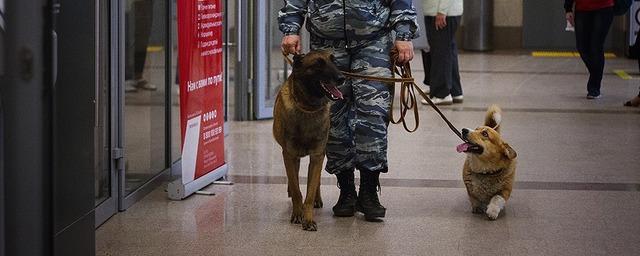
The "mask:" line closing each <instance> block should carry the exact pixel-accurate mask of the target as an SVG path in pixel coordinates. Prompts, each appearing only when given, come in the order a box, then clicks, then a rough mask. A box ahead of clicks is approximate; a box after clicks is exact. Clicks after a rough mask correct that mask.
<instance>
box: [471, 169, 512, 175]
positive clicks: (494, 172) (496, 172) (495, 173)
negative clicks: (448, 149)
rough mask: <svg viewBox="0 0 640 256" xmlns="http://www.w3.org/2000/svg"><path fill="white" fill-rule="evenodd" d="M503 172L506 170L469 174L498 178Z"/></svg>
mask: <svg viewBox="0 0 640 256" xmlns="http://www.w3.org/2000/svg"><path fill="white" fill-rule="evenodd" d="M505 170H506V168H502V169H498V170H492V171H485V172H471V173H473V174H475V175H478V176H498V175H500V174H502V173H503V172H504V171H505Z"/></svg>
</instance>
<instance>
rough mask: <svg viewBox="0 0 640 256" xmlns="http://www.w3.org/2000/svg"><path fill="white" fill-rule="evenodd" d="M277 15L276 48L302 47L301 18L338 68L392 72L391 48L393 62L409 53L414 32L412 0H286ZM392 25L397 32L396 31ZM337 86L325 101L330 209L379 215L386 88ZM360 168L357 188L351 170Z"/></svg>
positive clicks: (364, 83) (314, 43)
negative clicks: (334, 184) (334, 190)
mask: <svg viewBox="0 0 640 256" xmlns="http://www.w3.org/2000/svg"><path fill="white" fill-rule="evenodd" d="M284 2H285V5H284V7H283V8H282V9H281V10H280V13H279V17H278V22H279V26H280V27H279V28H280V31H282V32H283V33H284V37H283V38H282V50H283V52H285V53H287V54H289V53H294V54H295V53H300V51H301V45H300V36H299V32H300V29H301V27H302V24H304V22H305V20H306V28H307V30H308V31H309V32H310V34H311V38H310V39H311V49H312V50H329V51H332V52H333V55H334V57H335V64H336V65H337V66H338V68H340V69H341V70H343V71H348V72H353V73H358V74H363V75H370V76H381V77H390V76H391V65H392V64H391V61H390V56H389V52H390V51H391V49H392V48H396V49H397V50H398V55H397V59H396V62H397V63H398V64H404V63H406V62H408V61H410V60H411V59H413V44H412V43H411V39H414V38H416V37H418V24H417V21H416V13H415V9H414V8H413V5H412V3H411V0H285V1H284ZM392 31H395V38H394V37H393V34H392V33H391V32H392ZM339 88H340V90H341V91H342V93H343V96H344V100H342V101H338V102H335V103H334V104H333V105H332V107H331V129H330V130H329V141H328V142H327V166H326V168H325V169H326V170H327V172H329V173H332V174H335V175H336V177H337V178H338V187H339V188H340V197H339V199H338V202H337V203H336V205H335V206H334V207H333V212H334V215H335V216H341V217H350V216H353V215H354V213H355V211H356V210H357V211H359V212H362V213H363V214H364V216H365V219H366V220H370V221H375V220H378V219H377V218H382V217H384V216H385V212H386V209H385V208H384V207H383V206H382V205H381V204H380V201H379V199H378V195H377V189H378V187H379V186H380V182H379V175H380V173H381V172H383V173H386V172H387V171H388V166H387V125H388V122H389V109H390V107H391V99H392V96H393V95H392V94H391V93H392V91H391V90H390V89H391V88H390V87H389V85H388V84H386V83H382V82H376V81H370V80H361V79H348V80H346V81H345V83H344V84H343V85H341V86H340V87H339ZM356 168H357V169H358V170H359V171H360V191H359V196H358V194H356V190H355V182H354V169H356Z"/></svg>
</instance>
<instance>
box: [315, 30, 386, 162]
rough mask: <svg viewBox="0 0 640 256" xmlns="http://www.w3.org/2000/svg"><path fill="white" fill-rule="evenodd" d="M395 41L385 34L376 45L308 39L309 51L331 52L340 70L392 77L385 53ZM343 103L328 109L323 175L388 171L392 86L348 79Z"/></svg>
mask: <svg viewBox="0 0 640 256" xmlns="http://www.w3.org/2000/svg"><path fill="white" fill-rule="evenodd" d="M392 46H393V39H392V37H391V36H390V35H385V36H383V37H381V38H378V39H375V40H366V41H349V42H347V41H344V40H325V39H318V38H314V37H312V39H311V49H312V50H329V51H332V52H333V55H334V57H335V62H336V65H337V66H338V68H339V69H340V70H343V71H348V72H353V73H358V74H363V75H370V76H383V77H390V76H391V69H390V67H391V63H390V62H389V51H390V50H391V47H392ZM340 90H341V91H342V93H343V95H344V100H341V101H336V102H334V103H333V105H332V106H331V128H330V130H329V140H328V142H327V165H326V167H325V169H326V171H327V172H329V173H332V174H337V173H339V172H341V171H344V170H353V169H354V168H357V169H358V170H361V171H362V170H368V171H377V172H387V171H388V167H387V126H388V123H389V109H390V107H391V97H392V94H391V87H389V85H388V84H387V83H383V82H377V81H370V80H362V79H353V78H351V79H347V80H346V81H345V83H344V84H343V85H342V86H341V87H340Z"/></svg>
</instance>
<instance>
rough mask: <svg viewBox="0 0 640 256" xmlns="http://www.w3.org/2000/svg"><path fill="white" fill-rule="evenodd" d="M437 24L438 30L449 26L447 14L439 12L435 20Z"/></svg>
mask: <svg viewBox="0 0 640 256" xmlns="http://www.w3.org/2000/svg"><path fill="white" fill-rule="evenodd" d="M435 23H436V24H435V25H436V30H440V29H443V28H445V27H446V26H447V15H444V14H442V13H438V15H436V21H435Z"/></svg>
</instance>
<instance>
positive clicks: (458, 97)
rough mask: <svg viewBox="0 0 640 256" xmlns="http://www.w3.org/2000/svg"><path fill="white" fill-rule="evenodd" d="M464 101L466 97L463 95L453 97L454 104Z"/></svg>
mask: <svg viewBox="0 0 640 256" xmlns="http://www.w3.org/2000/svg"><path fill="white" fill-rule="evenodd" d="M463 101H464V97H462V95H458V96H453V103H462V102H463Z"/></svg>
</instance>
